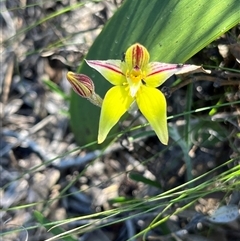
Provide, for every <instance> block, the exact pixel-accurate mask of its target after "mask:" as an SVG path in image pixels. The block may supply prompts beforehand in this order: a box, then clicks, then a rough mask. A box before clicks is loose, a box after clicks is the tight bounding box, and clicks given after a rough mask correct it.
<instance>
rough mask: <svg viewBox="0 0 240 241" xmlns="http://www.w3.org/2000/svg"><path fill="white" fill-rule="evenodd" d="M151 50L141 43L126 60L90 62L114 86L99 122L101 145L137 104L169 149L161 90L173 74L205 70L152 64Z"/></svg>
mask: <svg viewBox="0 0 240 241" xmlns="http://www.w3.org/2000/svg"><path fill="white" fill-rule="evenodd" d="M149 60H150V55H149V53H148V51H147V49H146V48H145V47H144V46H142V45H141V44H139V43H136V44H134V45H132V46H130V47H129V48H128V49H127V51H126V53H125V56H124V59H122V60H112V59H110V60H106V61H104V60H86V62H87V64H88V65H89V66H90V67H92V68H94V69H95V70H97V71H98V72H99V73H100V74H102V76H103V77H105V78H106V79H107V80H108V81H109V82H110V83H111V84H113V85H114V86H113V87H112V88H111V89H109V90H108V92H107V93H106V95H105V97H104V99H103V104H102V110H101V115H100V122H99V132H98V143H102V142H103V141H104V140H105V138H106V137H107V134H108V133H109V131H110V130H111V129H112V127H113V126H114V125H115V124H116V123H117V122H118V121H119V119H120V118H121V116H122V115H123V114H124V113H125V112H126V111H128V110H129V108H130V107H131V105H132V104H133V103H134V102H136V104H137V106H138V108H139V109H140V111H141V113H142V114H143V115H144V116H145V118H146V119H147V120H148V121H149V123H150V125H151V127H152V128H153V130H154V131H155V133H156V135H157V136H158V138H159V140H160V141H161V142H162V143H163V144H164V145H167V143H168V128H167V104H166V99H165V96H164V94H163V93H162V92H161V91H160V90H158V89H157V87H158V86H160V85H161V84H163V83H164V82H165V81H166V80H167V79H168V78H169V77H170V76H172V75H173V74H183V73H187V72H190V71H194V70H196V69H199V68H201V67H200V66H196V65H179V64H165V63H160V62H149Z"/></svg>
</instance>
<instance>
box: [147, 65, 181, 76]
mask: <svg viewBox="0 0 240 241" xmlns="http://www.w3.org/2000/svg"><path fill="white" fill-rule="evenodd" d="M172 69H176V70H177V69H178V68H176V67H169V68H164V69H160V70H156V71H154V72H151V73H149V74H148V75H147V76H152V75H154V74H158V73H161V72H164V71H168V70H172Z"/></svg>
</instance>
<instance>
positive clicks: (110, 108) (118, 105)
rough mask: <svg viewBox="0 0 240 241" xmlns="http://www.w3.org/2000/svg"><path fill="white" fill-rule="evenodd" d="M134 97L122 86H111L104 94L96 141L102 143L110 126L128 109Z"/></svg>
mask: <svg viewBox="0 0 240 241" xmlns="http://www.w3.org/2000/svg"><path fill="white" fill-rule="evenodd" d="M133 101H134V99H133V98H132V97H131V96H130V95H128V93H127V92H126V90H125V87H123V86H114V87H112V88H111V89H110V90H109V91H108V92H107V93H106V95H105V97H104V99H103V104H102V110H101V115H100V123H99V131H98V143H99V144H100V143H102V142H103V141H104V140H105V139H106V136H107V134H108V133H109V131H110V130H111V129H112V127H113V126H114V125H115V124H116V123H117V122H118V121H119V119H120V118H121V116H122V115H123V114H124V113H125V112H126V111H127V110H128V109H129V107H130V105H131V104H132V102H133Z"/></svg>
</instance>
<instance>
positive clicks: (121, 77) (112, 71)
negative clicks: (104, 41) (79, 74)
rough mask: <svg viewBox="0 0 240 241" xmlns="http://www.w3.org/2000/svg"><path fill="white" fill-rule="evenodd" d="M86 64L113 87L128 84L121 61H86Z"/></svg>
mask: <svg viewBox="0 0 240 241" xmlns="http://www.w3.org/2000/svg"><path fill="white" fill-rule="evenodd" d="M86 63H87V64H88V65H89V66H90V67H92V68H93V69H95V70H97V71H98V72H99V73H100V74H101V75H102V76H103V77H104V78H105V79H107V80H108V81H109V82H110V83H111V84H113V85H121V84H123V83H124V82H126V77H125V74H124V73H123V72H122V70H121V60H113V59H110V60H106V61H103V60H86Z"/></svg>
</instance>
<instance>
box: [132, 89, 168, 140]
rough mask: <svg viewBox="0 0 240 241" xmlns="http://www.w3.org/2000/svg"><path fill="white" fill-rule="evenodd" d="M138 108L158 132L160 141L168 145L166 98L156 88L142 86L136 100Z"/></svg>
mask: <svg viewBox="0 0 240 241" xmlns="http://www.w3.org/2000/svg"><path fill="white" fill-rule="evenodd" d="M136 101H137V104H138V107H139V109H140V111H141V112H142V114H143V115H144V116H145V117H146V119H147V120H148V121H149V123H150V125H151V127H152V128H153V130H154V131H155V132H156V134H157V136H158V138H159V140H160V141H161V142H162V143H163V144H164V145H167V143H168V129H167V113H166V112H167V110H166V108H167V104H166V99H165V96H164V95H163V93H162V92H161V91H159V90H158V89H155V88H151V87H146V86H144V85H143V86H142V87H141V91H139V93H138V94H137V98H136Z"/></svg>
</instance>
